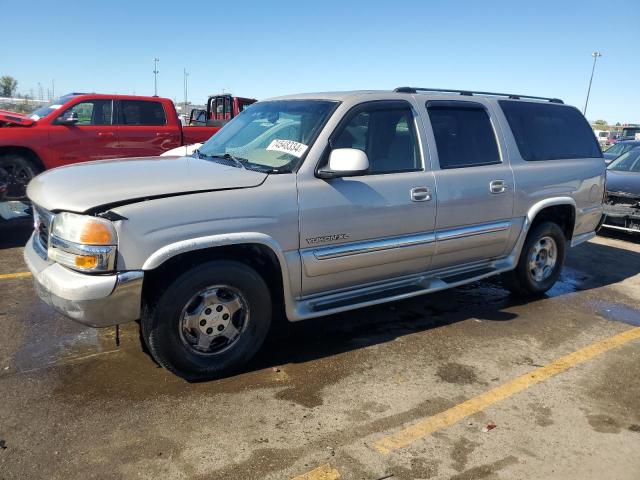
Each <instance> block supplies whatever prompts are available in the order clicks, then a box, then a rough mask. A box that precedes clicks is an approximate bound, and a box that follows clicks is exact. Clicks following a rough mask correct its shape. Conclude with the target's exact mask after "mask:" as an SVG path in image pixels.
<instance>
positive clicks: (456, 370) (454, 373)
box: [436, 362, 478, 385]
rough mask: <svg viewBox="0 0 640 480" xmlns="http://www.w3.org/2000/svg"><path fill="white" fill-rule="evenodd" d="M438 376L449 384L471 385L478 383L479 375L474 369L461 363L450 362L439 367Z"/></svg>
mask: <svg viewBox="0 0 640 480" xmlns="http://www.w3.org/2000/svg"><path fill="white" fill-rule="evenodd" d="M436 375H437V376H438V377H439V378H440V379H441V380H443V381H445V382H447V383H454V384H457V385H470V384H472V383H478V375H477V374H476V370H475V368H474V367H472V366H470V365H462V364H461V363H455V362H448V363H445V364H443V365H440V366H439V367H438V370H437V372H436Z"/></svg>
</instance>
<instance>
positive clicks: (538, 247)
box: [529, 237, 558, 282]
mask: <svg viewBox="0 0 640 480" xmlns="http://www.w3.org/2000/svg"><path fill="white" fill-rule="evenodd" d="M557 259H558V247H557V246H556V241H555V240H554V239H553V238H551V237H542V238H541V239H540V240H538V241H537V242H536V244H535V245H534V246H533V251H532V252H531V257H530V259H529V271H530V273H531V277H532V278H533V279H534V280H535V281H536V282H542V281H543V280H546V279H547V278H549V277H550V276H551V274H552V273H553V269H554V267H555V266H556V261H557Z"/></svg>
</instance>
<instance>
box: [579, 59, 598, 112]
mask: <svg viewBox="0 0 640 480" xmlns="http://www.w3.org/2000/svg"><path fill="white" fill-rule="evenodd" d="M591 56H592V57H593V67H592V68H591V78H590V79H589V89H588V90H587V99H586V100H585V102H584V110H583V111H582V114H583V115H584V116H586V115H587V105H588V104H589V94H590V93H591V83H592V82H593V72H595V70H596V62H597V61H598V57H601V56H602V53H600V52H593V53H592V54H591Z"/></svg>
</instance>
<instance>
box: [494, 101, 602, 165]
mask: <svg viewBox="0 0 640 480" xmlns="http://www.w3.org/2000/svg"><path fill="white" fill-rule="evenodd" d="M498 103H499V104H500V107H501V108H502V111H503V112H504V115H505V117H507V122H508V123H509V127H511V131H512V132H513V136H514V138H515V140H516V144H517V145H518V150H520V155H521V156H522V158H523V159H525V160H527V161H538V160H562V159H566V158H594V157H602V152H601V151H600V146H599V145H598V141H597V140H596V137H595V135H594V134H593V131H592V130H591V127H590V126H589V123H587V120H586V119H585V118H584V117H583V116H582V114H581V113H580V112H579V111H578V110H576V109H575V108H573V107H567V106H565V105H557V104H553V103H533V102H519V101H513V100H512V101H509V100H499V101H498Z"/></svg>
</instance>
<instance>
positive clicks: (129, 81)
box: [0, 0, 640, 123]
mask: <svg viewBox="0 0 640 480" xmlns="http://www.w3.org/2000/svg"><path fill="white" fill-rule="evenodd" d="M638 7H640V5H639V4H637V3H635V2H614V3H611V4H609V3H607V2H602V1H597V2H596V1H584V0H583V1H573V0H570V1H562V0H555V1H546V0H537V1H527V2H524V1H517V0H514V1H494V2H492V1H489V0H487V1H484V2H481V1H465V0H458V1H455V2H453V1H449V2H444V1H442V0H439V1H428V0H423V1H412V0H405V1H402V2H375V1H372V0H369V1H348V0H342V1H333V0H323V1H321V2H310V1H295V2H294V1H265V0H262V1H243V0H236V1H234V2H229V3H227V2H223V1H202V2H197V1H193V2H185V1H182V2H175V1H171V2H161V1H150V0H138V1H136V0H129V1H121V0H108V1H89V0H84V1H73V0H72V1H66V2H51V1H48V2H39V1H31V0H23V1H20V2H16V1H15V0H0V31H1V32H2V33H3V37H4V38H5V41H4V42H3V47H2V49H0V75H5V74H8V75H12V76H14V77H16V78H17V79H18V82H19V90H20V91H21V92H24V93H28V92H29V90H30V89H34V92H37V88H38V82H40V83H41V84H42V85H43V88H44V89H46V88H50V85H51V79H55V89H56V93H66V92H70V91H95V92H105V93H107V92H117V93H133V92H135V93H136V94H153V73H152V70H153V62H152V59H153V58H154V57H158V58H160V64H159V71H160V73H159V76H158V84H159V87H158V93H159V95H162V96H168V97H171V98H175V99H176V100H178V101H182V98H183V87H182V85H183V83H182V82H183V76H182V69H183V67H186V68H187V70H188V71H189V73H190V76H189V99H190V100H193V101H195V102H196V103H198V102H203V101H204V99H205V97H206V96H207V95H208V94H210V93H218V92H220V91H221V90H222V89H223V88H224V89H225V90H226V91H231V92H233V93H234V94H237V95H242V96H250V97H256V98H259V99H260V98H266V97H270V96H275V95H280V94H286V93H297V92H308V91H327V90H344V89H360V88H367V89H369V88H370V89H390V88H394V87H396V86H402V85H418V86H427V87H446V88H460V89H475V90H489V91H499V92H503V91H504V92H513V93H521V94H531V95H541V96H553V97H560V98H562V99H564V100H565V102H567V103H570V104H573V105H576V106H578V107H579V108H580V109H582V107H583V105H584V100H585V96H586V91H587V86H588V81H589V75H590V72H591V64H592V57H591V52H592V51H594V50H600V51H602V52H603V53H604V56H603V57H602V58H601V59H600V60H599V61H598V66H597V68H596V74H595V78H594V85H593V88H592V92H591V98H590V101H589V110H588V112H587V117H588V118H589V119H591V120H595V119H597V118H602V119H605V120H607V121H610V122H616V121H620V122H637V123H640V88H638V85H639V84H640V8H638Z"/></svg>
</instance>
